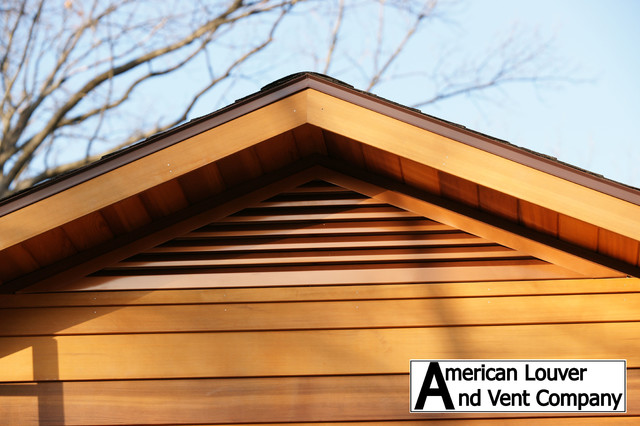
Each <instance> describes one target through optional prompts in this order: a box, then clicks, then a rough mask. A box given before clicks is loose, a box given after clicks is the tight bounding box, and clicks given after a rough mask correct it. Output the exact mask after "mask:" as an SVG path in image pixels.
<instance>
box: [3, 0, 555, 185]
mask: <svg viewBox="0 0 640 426" xmlns="http://www.w3.org/2000/svg"><path fill="white" fill-rule="evenodd" d="M444 13H445V12H444V11H443V6H442V4H441V3H439V2H437V1H436V0H331V1H324V0H323V1H320V0H226V1H223V0H194V1H189V2H184V1H179V0H163V1H157V0H4V2H3V4H2V5H1V6H0V96H1V100H0V106H1V110H0V113H1V121H0V125H1V126H2V128H1V139H0V172H1V175H0V197H2V196H6V195H9V194H11V193H12V192H14V191H17V190H21V189H24V188H28V187H30V186H32V185H34V184H37V183H39V182H41V181H43V180H46V179H49V178H51V177H53V176H56V175H58V174H60V173H64V172H66V171H68V170H71V169H74V168H77V167H79V166H82V165H84V164H87V163H89V162H92V161H94V160H96V159H97V158H100V157H101V156H102V155H103V154H104V153H105V152H107V151H111V150H115V149H119V148H121V147H123V146H127V145H130V144H132V143H134V142H136V141H138V140H140V139H144V138H145V137H148V136H150V135H152V134H154V133H157V132H161V131H164V130H167V129H169V128H171V127H173V126H175V125H178V124H180V123H182V122H184V121H185V120H187V119H189V118H190V117H191V116H192V115H193V114H194V112H196V111H197V108H198V106H199V105H200V104H202V103H208V104H214V106H213V107H201V108H207V109H208V110H209V111H211V110H213V109H215V108H216V107H219V106H220V105H219V104H216V102H217V101H213V100H212V99H218V100H226V97H227V96H228V94H229V93H236V89H235V88H234V86H236V85H242V84H248V85H249V86H251V85H252V84H255V83H254V82H255V81H260V82H261V83H262V84H264V83H267V82H269V81H271V80H274V79H276V78H278V77H281V76H282V75H283V74H284V73H287V72H292V71H294V70H301V69H313V70H318V71H321V72H324V73H329V74H331V75H332V76H335V77H337V78H343V79H345V80H347V81H349V82H351V83H355V84H358V85H359V87H361V88H363V89H365V90H370V91H371V90H376V88H378V87H380V86H381V85H382V84H384V83H385V82H387V81H389V80H390V79H394V78H404V77H403V72H404V74H407V75H408V74H409V72H411V73H416V74H420V75H422V76H423V77H427V78H428V79H429V81H431V83H432V87H427V85H425V86H424V87H423V92H422V93H420V96H421V98H420V99H419V100H417V101H416V102H415V104H416V105H417V106H421V107H422V106H425V105H428V104H430V103H434V102H437V101H439V100H442V99H446V98H449V97H452V96H457V95H460V94H469V93H473V92H475V91H482V90H484V89H486V88H489V87H495V86H500V85H503V84H505V83H508V82H513V81H530V82H531V81H540V80H545V79H546V78H548V77H551V78H555V77H556V76H557V73H556V70H555V69H552V68H550V67H549V66H547V65H545V64H541V63H540V58H541V57H543V56H544V55H545V54H546V52H547V50H548V45H547V43H546V42H536V43H534V44H524V45H521V44H520V45H519V44H518V41H519V39H517V38H512V37H509V38H508V39H507V40H506V41H505V42H504V43H503V44H502V45H500V46H498V47H496V48H495V49H494V50H493V51H491V52H488V53H487V54H486V55H485V56H480V57H479V58H477V60H476V62H472V63H464V64H458V65H457V66H454V67H453V68H451V67H449V68H447V67H446V66H443V63H445V62H446V55H445V56H442V57H441V58H440V61H436V62H433V65H432V68H431V69H429V70H427V69H416V70H410V71H406V70H404V68H403V65H402V60H403V58H405V59H406V58H407V57H410V56H411V55H412V53H411V51H410V50H409V49H408V46H409V45H410V44H411V43H414V48H415V46H416V45H419V41H420V37H421V34H423V33H424V31H425V28H428V25H427V23H428V22H433V21H434V20H438V19H439V18H441V17H442V16H443V14H444ZM514 46H524V48H520V49H514ZM425 54H428V55H432V56H433V53H429V52H426V53H425Z"/></svg>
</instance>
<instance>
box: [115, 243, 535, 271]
mask: <svg viewBox="0 0 640 426" xmlns="http://www.w3.org/2000/svg"><path fill="white" fill-rule="evenodd" d="M163 255H164V256H162V255H160V256H159V253H156V254H155V255H140V256H134V257H132V258H129V259H127V260H126V261H123V262H121V263H119V266H121V267H127V268H134V267H135V268H158V267H165V268H179V267H197V266H234V265H292V264H299V263H309V262H313V263H315V264H320V263H327V262H330V263H353V262H364V263H373V262H402V261H440V260H451V259H456V260H476V259H510V258H528V256H526V255H525V254H523V253H520V252H517V251H515V250H511V249H507V248H505V247H500V246H480V247H433V248H420V249H415V248H409V249H406V248H399V249H385V248H382V249H379V250H364V249H360V250H357V249H345V250H342V249H339V250H338V249H337V250H328V251H284V252H270V253H265V252H262V251H257V252H250V251H249V252H246V253H243V252H240V253H234V254H233V255H230V254H228V253H223V254H218V253H213V254H211V253H202V254H201V255H200V256H197V255H194V254H193V253H186V254H185V255H184V256H179V255H178V254H173V253H163ZM116 268H117V267H116ZM107 269H109V268H107Z"/></svg>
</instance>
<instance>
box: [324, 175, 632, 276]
mask: <svg viewBox="0 0 640 426" xmlns="http://www.w3.org/2000/svg"><path fill="white" fill-rule="evenodd" d="M323 177H324V179H325V180H326V181H327V182H330V183H333V184H335V185H338V186H342V187H344V188H348V189H350V190H352V191H355V192H359V193H361V194H365V195H368V196H370V197H372V198H375V199H377V200H379V201H381V202H386V203H389V204H391V205H394V206H397V207H399V208H402V209H405V210H407V211H411V212H414V213H416V214H418V215H421V216H424V217H428V218H430V219H432V220H436V221H438V222H440V223H444V224H446V225H449V226H452V227H455V228H457V229H460V230H463V231H465V232H468V233H470V234H473V235H478V236H480V237H483V238H485V239H487V240H489V241H494V242H497V243H499V244H501V245H504V246H506V247H511V248H513V249H516V250H520V251H523V252H525V253H529V254H531V255H533V256H535V257H537V258H539V259H544V260H546V261H549V262H552V263H554V264H557V265H561V266H563V267H566V268H569V269H571V270H574V271H576V272H579V273H582V274H585V275H587V276H591V277H615V276H624V275H626V274H622V273H620V272H617V271H615V270H612V269H610V268H607V267H604V266H602V265H600V264H597V263H595V262H591V261H589V260H587V259H585V258H583V257H581V256H576V255H573V254H571V253H569V252H567V251H563V250H559V249H556V248H554V247H552V246H550V245H549V244H544V243H541V242H539V241H537V240H536V239H533V238H527V237H525V236H523V235H521V234H520V233H518V232H514V231H510V230H509V229H510V224H509V223H502V224H501V225H497V224H495V222H494V223H487V222H486V221H484V220H481V219H478V218H476V217H477V214H475V215H474V213H473V212H471V214H469V212H467V213H464V214H463V213H460V212H459V210H460V208H459V207H447V206H443V205H442V203H440V204H439V202H440V201H439V200H437V199H431V200H430V199H429V197H425V198H424V199H423V198H419V197H417V196H412V195H409V194H406V193H404V192H402V191H398V190H395V189H390V188H385V187H384V186H383V187H381V186H380V185H386V183H379V184H373V183H371V182H365V181H364V180H362V179H358V178H355V177H352V176H347V175H345V174H344V173H340V172H337V171H334V170H328V169H326V170H325V171H324V176H323ZM423 196H424V195H423ZM456 209H458V211H456ZM472 216H473V217H472ZM556 219H557V218H556Z"/></svg>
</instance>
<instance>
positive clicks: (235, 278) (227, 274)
mask: <svg viewBox="0 0 640 426" xmlns="http://www.w3.org/2000/svg"><path fill="white" fill-rule="evenodd" d="M509 262H510V261H500V262H492V263H488V264H482V263H478V264H477V265H476V266H472V265H470V264H461V263H459V262H451V265H446V264H442V263H430V264H427V265H426V266H424V267H420V266H418V267H416V266H415V265H402V264H400V265H393V267H387V268H382V267H380V266H384V265H374V266H370V265H366V264H365V265H357V267H356V266H354V267H351V268H338V267H336V266H332V267H331V266H324V265H305V266H303V267H302V266H301V267H296V266H290V267H288V268H286V269H282V268H280V270H278V268H275V270H273V269H269V268H268V267H265V268H253V269H251V268H245V269H244V270H241V269H236V270H224V271H221V270H216V271H212V270H209V271H207V270H203V269H200V270H196V271H190V272H191V273H180V272H177V273H172V274H165V273H162V272H161V271H151V272H146V273H144V274H137V275H122V274H120V275H114V274H113V273H110V275H93V276H89V277H86V278H83V279H80V280H78V281H75V282H73V283H68V284H67V285H64V286H63V287H60V288H59V289H58V291H95V290H101V291H102V290H142V289H147V290H155V289H170V288H213V287H220V288H230V287H263V286H301V285H352V284H362V283H371V284H390V283H397V284H403V283H427V282H459V281H494V280H516V279H524V280H541V279H554V278H555V279H562V278H582V277H584V276H583V275H582V274H578V273H576V272H573V271H569V270H567V269H564V268H561V267H558V266H555V265H551V264H547V263H544V262H541V261H536V260H530V261H520V260H517V261H512V262H511V263H509ZM487 265H489V266H490V267H487ZM376 266H378V267H376ZM107 272H108V271H107ZM197 272H199V273H197Z"/></svg>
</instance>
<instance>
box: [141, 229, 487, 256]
mask: <svg viewBox="0 0 640 426" xmlns="http://www.w3.org/2000/svg"><path fill="white" fill-rule="evenodd" d="M191 235H193V234H191ZM461 244H476V245H477V244H491V242H490V241H487V240H485V239H483V238H480V237H476V236H474V235H470V234H465V233H463V232H451V233H432V234H431V233H426V234H413V235H384V234H378V235H330V236H322V237H321V238H316V237H314V236H299V237H293V236H291V237H280V238H276V237H274V238H243V239H222V238H189V237H184V238H179V239H176V240H173V241H171V242H168V243H166V244H163V245H160V246H157V247H154V248H153V249H150V250H148V253H166V252H181V251H183V252H184V251H193V252H195V251H205V252H212V251H231V250H243V251H246V250H301V249H302V250H304V249H305V248H306V249H309V248H314V249H319V248H350V247H412V246H413V247H417V246H425V247H427V246H445V245H458V246H459V245H461Z"/></svg>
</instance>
